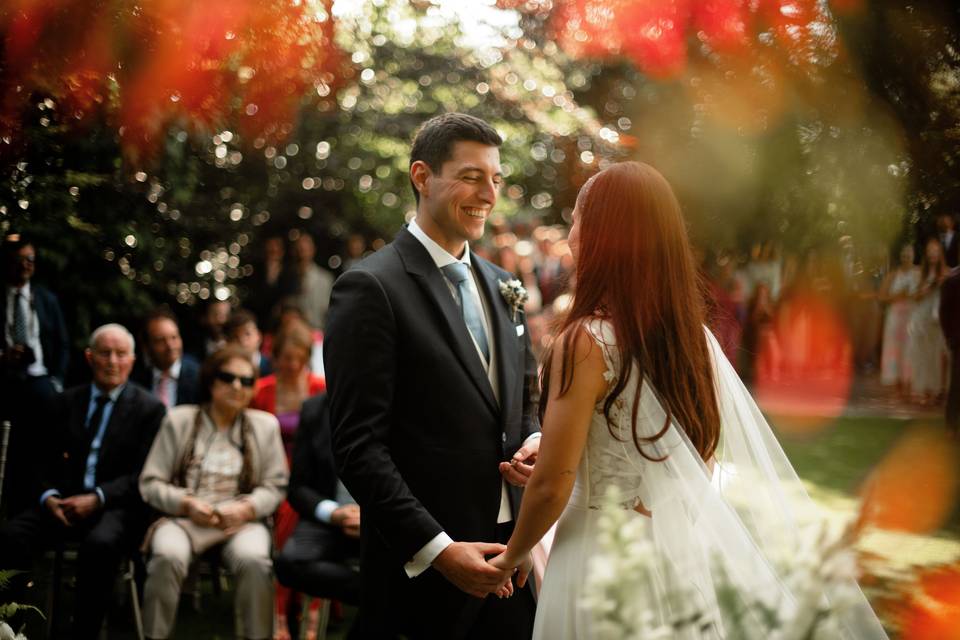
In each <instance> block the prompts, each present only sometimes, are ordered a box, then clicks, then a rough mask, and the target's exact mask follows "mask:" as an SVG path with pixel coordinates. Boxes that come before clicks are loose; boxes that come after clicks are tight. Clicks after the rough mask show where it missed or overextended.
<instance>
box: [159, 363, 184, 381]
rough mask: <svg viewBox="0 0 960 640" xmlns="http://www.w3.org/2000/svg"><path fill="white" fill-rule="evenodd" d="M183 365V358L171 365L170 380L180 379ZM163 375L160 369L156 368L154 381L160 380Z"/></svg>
mask: <svg viewBox="0 0 960 640" xmlns="http://www.w3.org/2000/svg"><path fill="white" fill-rule="evenodd" d="M182 365H183V358H177V361H176V362H174V363H173V364H172V365H170V370H169V371H168V372H167V373H169V374H170V378H171V379H172V380H179V379H180V367H181V366H182ZM162 375H163V371H160V369H157V368H156V367H154V368H153V379H154V380H159V379H160V377H161V376H162Z"/></svg>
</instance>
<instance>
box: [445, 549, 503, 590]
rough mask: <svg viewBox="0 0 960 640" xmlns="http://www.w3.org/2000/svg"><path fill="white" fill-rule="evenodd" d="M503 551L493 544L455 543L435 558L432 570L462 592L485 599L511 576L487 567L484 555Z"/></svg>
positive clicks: (492, 567)
mask: <svg viewBox="0 0 960 640" xmlns="http://www.w3.org/2000/svg"><path fill="white" fill-rule="evenodd" d="M506 549H507V547H506V546H505V545H502V544H497V543H495V542H454V543H453V544H451V545H449V546H448V547H447V548H446V549H444V550H443V551H442V552H440V555H438V556H437V557H436V558H435V559H434V561H433V567H434V568H435V569H436V570H437V571H439V572H440V573H441V574H442V575H443V577H444V578H446V579H447V580H449V581H450V582H452V583H453V585H454V586H456V587H457V588H458V589H460V590H461V591H464V592H466V593H469V594H470V595H472V596H474V597H475V598H484V597H486V596H487V595H488V594H490V593H496V592H497V591H498V590H499V589H500V588H501V587H502V586H503V583H504V582H506V581H507V580H509V579H510V575H511V574H512V573H513V571H512V570H510V571H503V570H501V569H498V568H497V567H494V566H493V565H491V564H489V563H488V562H487V560H486V558H485V556H487V555H493V554H498V553H503V552H504V551H506Z"/></svg>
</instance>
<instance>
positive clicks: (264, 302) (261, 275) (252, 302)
mask: <svg viewBox="0 0 960 640" xmlns="http://www.w3.org/2000/svg"><path fill="white" fill-rule="evenodd" d="M285 254H286V250H285V249H284V240H283V237H281V236H270V237H268V238H266V239H265V240H264V241H263V260H262V262H260V264H257V265H255V266H254V267H253V275H252V276H251V279H250V284H249V295H248V298H247V306H248V307H250V309H251V310H252V311H253V313H254V314H255V315H256V316H257V323H258V324H259V325H260V326H261V327H266V326H267V323H268V322H270V319H271V318H272V317H273V314H274V313H275V311H276V309H277V305H279V304H280V301H281V300H283V299H284V298H286V297H287V296H290V295H293V294H295V293H296V292H297V278H296V274H294V273H293V271H292V270H291V269H290V266H289V265H288V264H287V262H286V260H285Z"/></svg>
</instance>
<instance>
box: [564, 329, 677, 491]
mask: <svg viewBox="0 0 960 640" xmlns="http://www.w3.org/2000/svg"><path fill="white" fill-rule="evenodd" d="M587 330H588V332H589V333H590V335H591V336H592V337H593V339H594V341H595V342H596V343H597V345H598V346H599V347H600V349H601V350H602V353H603V360H604V362H605V363H606V365H607V369H606V371H605V372H604V378H606V380H607V382H608V383H609V384H610V387H611V388H612V387H613V384H614V381H615V380H616V378H617V375H618V374H619V372H620V366H621V365H620V357H619V353H618V352H617V347H616V336H615V335H614V332H613V325H611V324H610V323H609V322H608V321H606V320H602V319H600V318H596V319H594V320H591V321H590V323H589V324H588V325H587ZM638 387H639V385H638V374H637V370H636V368H634V369H633V371H632V372H631V374H630V379H629V380H628V382H627V386H626V388H624V390H623V392H622V393H621V394H620V396H619V397H618V398H617V400H616V401H615V402H614V406H613V408H612V410H611V414H610V417H611V422H612V425H608V424H607V419H606V417H605V416H604V413H603V406H604V401H605V399H604V400H602V401H600V402H598V403H597V405H596V406H595V407H594V410H593V417H592V418H591V423H590V431H589V433H588V435H587V443H586V447H585V449H584V452H583V456H582V457H581V459H580V466H579V468H578V470H577V481H576V484H575V485H574V491H573V496H572V497H571V502H573V503H574V504H578V505H580V506H584V507H589V508H591V509H598V508H600V507H601V506H602V505H603V504H604V502H605V496H606V495H607V492H608V490H609V489H610V487H615V488H616V489H617V490H618V492H619V494H620V495H621V496H622V497H623V498H624V501H623V506H624V507H625V508H633V507H634V506H636V505H637V504H639V503H640V502H643V503H645V504H647V503H648V501H647V498H646V497H645V496H644V491H643V482H642V480H643V475H644V469H645V468H646V467H647V465H648V464H650V463H651V462H650V461H649V460H647V459H645V458H644V457H643V456H641V455H640V453H639V452H638V451H637V448H636V446H635V445H634V443H633V435H632V429H631V414H632V410H633V403H634V399H635V398H636V394H637V389H638ZM640 393H642V394H649V393H651V391H650V389H649V385H644V386H643V388H642V389H641V390H640ZM645 406H646V403H644V402H641V405H640V410H639V413H638V415H637V435H638V436H640V437H647V436H651V435H654V434H656V433H657V432H658V431H660V429H662V428H663V424H662V423H660V422H657V423H656V424H654V421H653V420H652V419H651V418H650V416H649V415H647V412H646V411H645ZM644 451H645V452H646V453H647V454H648V455H651V456H654V457H659V456H660V455H662V454H660V453H657V446H656V445H647V446H645V448H644Z"/></svg>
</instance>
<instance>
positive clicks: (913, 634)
mask: <svg viewBox="0 0 960 640" xmlns="http://www.w3.org/2000/svg"><path fill="white" fill-rule="evenodd" d="M901 620H902V623H901V635H902V637H903V640H960V567H958V566H956V565H954V566H951V567H939V568H936V569H932V570H930V571H927V572H926V573H924V574H922V575H921V576H920V577H919V579H918V580H917V585H916V588H915V589H914V590H913V592H912V595H911V597H910V602H909V603H907V605H906V606H905V607H904V610H903V613H902V617H901Z"/></svg>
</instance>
